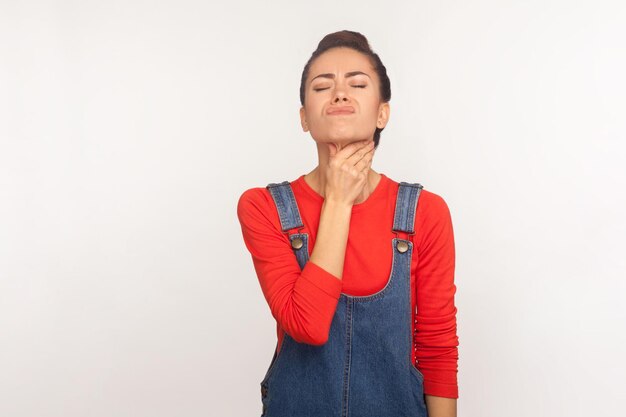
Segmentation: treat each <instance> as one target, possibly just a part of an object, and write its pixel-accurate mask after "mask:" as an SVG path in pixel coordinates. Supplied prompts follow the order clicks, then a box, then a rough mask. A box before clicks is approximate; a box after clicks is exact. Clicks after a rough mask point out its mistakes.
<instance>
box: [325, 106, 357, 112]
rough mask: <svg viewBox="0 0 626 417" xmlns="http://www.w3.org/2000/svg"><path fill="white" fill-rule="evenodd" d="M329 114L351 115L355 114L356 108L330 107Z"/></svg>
mask: <svg viewBox="0 0 626 417" xmlns="http://www.w3.org/2000/svg"><path fill="white" fill-rule="evenodd" d="M326 113H327V114H351V113H354V107H352V106H343V107H330V108H329V109H328V110H327V111H326Z"/></svg>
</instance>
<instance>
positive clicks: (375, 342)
mask: <svg viewBox="0 0 626 417" xmlns="http://www.w3.org/2000/svg"><path fill="white" fill-rule="evenodd" d="M399 185H400V186H399V190H398V194H397V199H396V208H395V214H394V226H393V229H392V231H394V232H396V234H395V237H393V238H392V239H391V241H390V244H391V248H390V249H391V250H392V251H393V266H392V268H391V273H390V276H389V278H388V280H387V284H386V286H385V287H384V288H383V289H382V290H380V291H378V292H377V293H375V294H371V295H368V296H352V295H347V294H344V293H341V295H340V297H339V301H338V304H337V309H336V311H335V315H334V317H333V321H332V324H331V328H330V333H329V338H328V341H327V342H326V343H325V344H324V345H322V346H314V345H309V344H305V343H299V342H296V341H295V340H294V339H293V338H292V337H291V336H289V334H287V333H286V332H285V334H284V337H283V341H282V346H281V347H280V352H279V353H278V354H277V353H276V350H275V351H274V356H273V358H272V360H271V362H270V365H269V367H268V369H267V372H266V374H265V376H264V378H263V380H262V381H261V401H262V407H263V413H262V415H261V416H262V417H370V416H371V417H409V416H410V417H427V416H428V412H427V409H426V404H425V398H424V392H423V382H424V376H423V375H422V373H421V372H420V371H419V370H418V369H417V368H416V367H415V366H414V365H413V363H412V362H411V349H412V348H413V346H412V345H413V343H412V342H413V340H412V335H413V323H412V321H413V316H412V308H411V294H410V289H411V256H412V253H413V243H412V242H411V240H407V239H402V238H399V237H398V233H397V232H404V233H408V234H409V235H412V234H414V230H413V227H414V220H415V211H416V208H417V201H418V199H419V194H420V190H421V189H422V188H423V187H422V185H420V184H417V183H414V184H409V183H406V182H401V183H400V184H399ZM267 188H268V189H269V190H270V192H271V195H272V197H273V199H274V202H275V204H276V207H277V210H278V213H279V217H280V219H281V225H282V228H283V231H285V232H286V233H288V231H289V230H291V229H294V228H297V229H298V231H297V232H298V233H294V234H291V235H290V236H289V238H290V241H291V242H292V246H293V251H294V254H295V255H296V258H297V260H298V264H299V265H300V268H304V265H305V264H306V262H307V261H308V257H309V256H308V252H309V251H308V235H307V234H306V233H300V230H301V229H302V228H303V227H304V226H303V224H302V220H301V218H300V212H299V209H298V207H297V202H296V200H295V198H294V196H293V191H292V190H291V185H290V183H289V182H288V181H283V182H282V183H272V184H269V185H268V186H267ZM296 239H301V242H302V243H303V244H302V246H300V245H299V244H295V245H294V240H296ZM298 243H300V242H298ZM297 246H300V247H299V248H298V249H296V247H297Z"/></svg>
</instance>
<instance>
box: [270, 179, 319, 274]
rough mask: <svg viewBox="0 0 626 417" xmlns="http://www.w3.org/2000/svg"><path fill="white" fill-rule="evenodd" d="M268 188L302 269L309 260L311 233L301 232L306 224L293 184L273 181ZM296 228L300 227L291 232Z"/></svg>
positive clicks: (282, 226)
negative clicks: (301, 214)
mask: <svg viewBox="0 0 626 417" xmlns="http://www.w3.org/2000/svg"><path fill="white" fill-rule="evenodd" d="M266 188H267V189H268V190H269V191H270V194H271V195H272V198H273V199H274V204H276V208H277V209H278V217H279V218H280V226H281V228H282V231H283V232H285V233H287V235H288V237H289V242H290V243H291V248H292V249H293V253H294V254H295V255H296V259H297V260H298V265H300V269H304V266H305V265H306V263H307V262H308V260H309V235H308V233H300V229H302V228H304V224H303V223H302V218H301V217H300V209H298V203H297V202H296V198H295V197H294V195H293V190H292V189H291V184H290V183H289V181H283V182H280V183H271V184H269V185H267V187H266ZM295 228H298V231H297V232H296V233H292V234H289V230H291V229H295Z"/></svg>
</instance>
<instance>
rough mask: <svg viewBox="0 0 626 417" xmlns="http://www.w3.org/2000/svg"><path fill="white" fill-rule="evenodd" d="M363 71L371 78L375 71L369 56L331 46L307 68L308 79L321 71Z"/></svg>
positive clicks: (349, 49)
mask: <svg viewBox="0 0 626 417" xmlns="http://www.w3.org/2000/svg"><path fill="white" fill-rule="evenodd" d="M348 71H363V72H364V73H366V74H368V75H369V76H370V77H372V79H373V78H374V77H375V76H376V71H375V70H374V67H373V66H372V64H371V62H370V60H369V58H368V57H367V56H365V55H364V54H362V53H361V52H359V51H355V50H354V49H351V48H332V49H329V50H328V51H325V52H324V53H323V54H321V55H320V56H318V57H317V58H316V59H315V60H314V61H313V63H312V64H311V67H310V69H309V80H311V79H312V78H313V77H315V76H316V75H319V74H321V73H344V72H348Z"/></svg>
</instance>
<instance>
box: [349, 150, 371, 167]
mask: <svg viewBox="0 0 626 417" xmlns="http://www.w3.org/2000/svg"><path fill="white" fill-rule="evenodd" d="M372 159H374V150H371V151H370V152H368V153H367V154H366V155H365V156H364V157H363V158H361V159H360V160H359V161H358V162H357V163H356V164H355V165H354V166H355V168H356V169H357V170H359V171H362V170H364V169H366V168H369V167H370V166H371V165H372Z"/></svg>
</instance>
